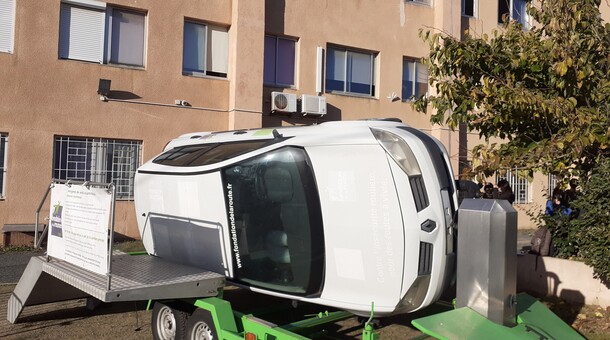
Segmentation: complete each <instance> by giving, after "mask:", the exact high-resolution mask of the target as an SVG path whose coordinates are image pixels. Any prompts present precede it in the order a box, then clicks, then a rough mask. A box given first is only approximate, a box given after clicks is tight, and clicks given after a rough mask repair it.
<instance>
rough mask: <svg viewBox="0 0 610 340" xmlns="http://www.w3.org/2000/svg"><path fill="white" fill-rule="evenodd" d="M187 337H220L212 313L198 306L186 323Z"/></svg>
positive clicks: (211, 339) (209, 339)
mask: <svg viewBox="0 0 610 340" xmlns="http://www.w3.org/2000/svg"><path fill="white" fill-rule="evenodd" d="M185 338H186V339H187V340H201V339H205V340H216V339H218V332H216V326H214V320H213V319H212V314H210V312H209V311H207V310H205V309H201V308H197V309H196V310H195V311H194V312H193V314H192V315H191V316H190V317H189V319H188V322H187V323H186V337H185Z"/></svg>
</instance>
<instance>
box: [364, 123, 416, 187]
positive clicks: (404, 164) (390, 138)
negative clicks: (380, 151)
mask: <svg viewBox="0 0 610 340" xmlns="http://www.w3.org/2000/svg"><path fill="white" fill-rule="evenodd" d="M371 132H373V136H375V138H376V139H377V141H378V142H379V144H381V146H382V147H383V148H384V149H385V151H386V152H387V153H388V154H389V155H390V156H391V157H392V158H393V159H394V161H396V163H398V165H399V166H400V168H401V169H402V170H403V171H404V172H405V173H406V174H407V176H409V177H414V176H421V169H420V168H419V164H418V163H417V159H416V158H415V155H414V154H413V151H411V148H410V147H409V145H408V144H407V142H405V141H404V140H403V139H402V138H400V137H398V136H397V135H395V134H393V133H391V132H387V131H385V130H380V129H374V128H371Z"/></svg>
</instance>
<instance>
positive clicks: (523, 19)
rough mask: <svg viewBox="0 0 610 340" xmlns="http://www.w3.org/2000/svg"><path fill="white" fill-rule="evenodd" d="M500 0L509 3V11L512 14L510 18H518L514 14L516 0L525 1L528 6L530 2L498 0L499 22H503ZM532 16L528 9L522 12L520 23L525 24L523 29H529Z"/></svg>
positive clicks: (527, 0)
mask: <svg viewBox="0 0 610 340" xmlns="http://www.w3.org/2000/svg"><path fill="white" fill-rule="evenodd" d="M500 1H506V2H507V3H508V11H509V15H510V19H511V20H516V19H515V16H514V15H513V12H514V11H515V2H516V1H523V2H525V3H526V4H525V5H526V7H527V3H528V2H529V0H498V24H501V23H502V21H501V20H500ZM530 21H531V19H530V16H529V15H528V14H527V11H525V13H522V14H521V20H519V23H520V24H521V25H522V26H523V29H526V30H527V29H529V27H530Z"/></svg>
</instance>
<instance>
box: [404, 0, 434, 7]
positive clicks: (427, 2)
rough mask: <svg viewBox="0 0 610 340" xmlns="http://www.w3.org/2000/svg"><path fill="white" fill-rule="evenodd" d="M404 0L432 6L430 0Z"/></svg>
mask: <svg viewBox="0 0 610 340" xmlns="http://www.w3.org/2000/svg"><path fill="white" fill-rule="evenodd" d="M405 2H407V3H412V4H418V5H422V6H430V7H432V4H433V3H432V0H405Z"/></svg>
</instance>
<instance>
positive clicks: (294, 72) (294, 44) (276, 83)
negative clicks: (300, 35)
mask: <svg viewBox="0 0 610 340" xmlns="http://www.w3.org/2000/svg"><path fill="white" fill-rule="evenodd" d="M267 38H273V39H274V41H275V44H274V46H275V54H274V59H273V66H274V72H273V74H274V80H273V81H272V82H269V81H267V80H266V79H265V74H266V72H265V70H264V68H263V85H265V86H272V87H283V88H295V87H296V83H297V65H298V64H297V59H298V58H297V56H298V39H296V38H291V37H286V36H279V35H273V34H265V39H267ZM279 40H284V41H288V42H291V43H292V47H293V51H292V52H293V53H294V59H293V61H292V63H293V67H292V84H285V83H282V82H279V81H278V76H277V74H278V72H277V71H278V69H279V67H278V64H279V62H278V61H279V60H281V59H279V58H278V49H279ZM265 46H266V43H265ZM267 56H268V54H267V53H266V52H265V53H264V57H263V58H264V60H263V65H265V66H266V64H267Z"/></svg>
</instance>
